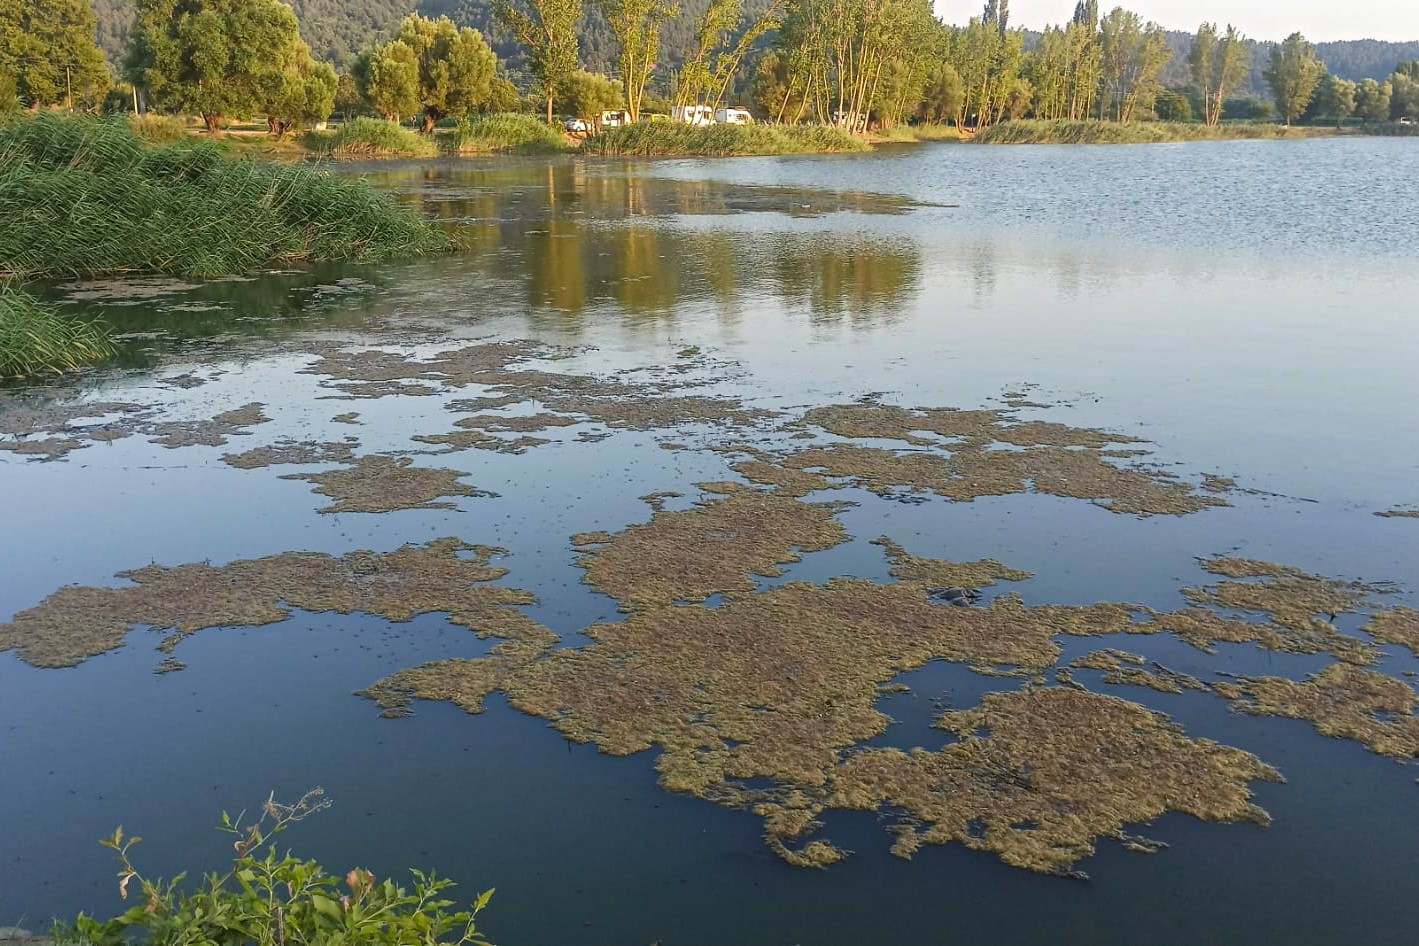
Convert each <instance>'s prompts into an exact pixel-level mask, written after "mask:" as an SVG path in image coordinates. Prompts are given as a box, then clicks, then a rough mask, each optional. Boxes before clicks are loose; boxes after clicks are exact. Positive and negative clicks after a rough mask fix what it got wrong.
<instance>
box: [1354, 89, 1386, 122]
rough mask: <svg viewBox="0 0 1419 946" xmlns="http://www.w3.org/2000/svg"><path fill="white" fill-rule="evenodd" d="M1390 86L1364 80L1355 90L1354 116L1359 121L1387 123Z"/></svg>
mask: <svg viewBox="0 0 1419 946" xmlns="http://www.w3.org/2000/svg"><path fill="white" fill-rule="evenodd" d="M1389 107H1390V84H1389V83H1388V82H1376V81H1375V80H1374V79H1366V80H1365V81H1364V82H1361V83H1360V85H1359V87H1358V88H1357V89H1356V90H1355V115H1356V117H1358V118H1359V119H1360V120H1361V121H1366V122H1383V121H1389Z"/></svg>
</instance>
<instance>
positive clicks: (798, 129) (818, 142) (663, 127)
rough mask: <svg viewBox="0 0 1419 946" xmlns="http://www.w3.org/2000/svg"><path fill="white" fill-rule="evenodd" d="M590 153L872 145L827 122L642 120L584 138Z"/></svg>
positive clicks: (763, 151) (820, 150)
mask: <svg viewBox="0 0 1419 946" xmlns="http://www.w3.org/2000/svg"><path fill="white" fill-rule="evenodd" d="M581 147H582V150H583V151H584V152H586V153H587V154H599V155H611V156H643V157H658V156H674V155H704V156H710V157H731V156H736V155H773V154H827V153H833V152H846V151H867V150H870V148H871V146H870V145H869V144H868V143H867V142H865V141H863V140H862V139H861V138H858V137H857V136H855V135H851V134H849V133H847V132H846V131H843V130H842V129H841V128H832V127H827V126H823V125H708V126H695V125H686V124H683V123H680V122H641V123H639V124H635V125H627V126H624V127H622V128H608V129H606V130H605V131H603V132H601V133H600V134H598V135H594V136H592V137H590V138H588V139H586V141H585V142H583V143H582V146H581Z"/></svg>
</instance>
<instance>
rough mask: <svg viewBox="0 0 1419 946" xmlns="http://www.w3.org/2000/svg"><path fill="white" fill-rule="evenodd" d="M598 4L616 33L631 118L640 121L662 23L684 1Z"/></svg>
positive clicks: (629, 0) (637, 0) (601, 1)
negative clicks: (679, 2)
mask: <svg viewBox="0 0 1419 946" xmlns="http://www.w3.org/2000/svg"><path fill="white" fill-rule="evenodd" d="M596 5H597V7H598V8H599V9H600V10H601V15H602V16H604V17H606V22H607V24H608V25H609V26H610V27H611V32H613V33H614V34H616V42H617V44H618V45H619V47H620V53H619V56H618V65H619V66H620V69H621V81H622V83H623V85H624V87H625V96H626V109H627V110H628V111H629V112H630V113H631V121H638V120H639V119H640V113H641V103H642V102H643V101H644V99H645V87H646V83H648V82H649V81H650V72H651V70H652V69H653V68H655V61H656V59H657V58H658V57H659V56H660V30H661V27H662V26H664V24H665V23H666V22H667V21H669V20H670V19H671V18H673V17H675V16H677V15H679V13H680V5H679V4H678V3H674V2H670V0H596Z"/></svg>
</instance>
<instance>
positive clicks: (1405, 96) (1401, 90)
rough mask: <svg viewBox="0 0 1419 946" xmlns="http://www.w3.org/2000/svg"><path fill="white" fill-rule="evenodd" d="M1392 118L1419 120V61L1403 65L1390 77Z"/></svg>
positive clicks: (1396, 119)
mask: <svg viewBox="0 0 1419 946" xmlns="http://www.w3.org/2000/svg"><path fill="white" fill-rule="evenodd" d="M1389 85H1390V117H1391V118H1393V119H1394V120H1395V121H1398V120H1399V119H1401V118H1419V60H1416V61H1415V62H1410V63H1403V64H1401V65H1400V66H1399V68H1398V69H1396V70H1395V71H1394V75H1393V76H1391V77H1390V80H1389Z"/></svg>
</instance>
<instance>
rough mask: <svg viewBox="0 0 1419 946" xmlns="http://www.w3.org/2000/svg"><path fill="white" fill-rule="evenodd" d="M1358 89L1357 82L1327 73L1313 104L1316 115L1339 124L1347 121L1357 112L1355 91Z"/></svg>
mask: <svg viewBox="0 0 1419 946" xmlns="http://www.w3.org/2000/svg"><path fill="white" fill-rule="evenodd" d="M1358 89H1359V87H1358V86H1357V85H1356V84H1355V83H1353V82H1347V81H1345V80H1344V79H1341V78H1338V77H1336V76H1333V75H1330V74H1329V73H1327V74H1326V76H1325V78H1324V79H1322V80H1321V83H1320V87H1319V89H1318V90H1317V91H1316V96H1315V99H1314V101H1313V103H1312V106H1311V108H1312V110H1313V112H1314V114H1315V117H1316V118H1319V119H1324V120H1326V121H1333V122H1335V123H1336V124H1337V125H1338V124H1340V123H1341V122H1343V121H1345V119H1347V118H1349V117H1350V116H1351V115H1353V114H1355V93H1356V92H1357V91H1358Z"/></svg>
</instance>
